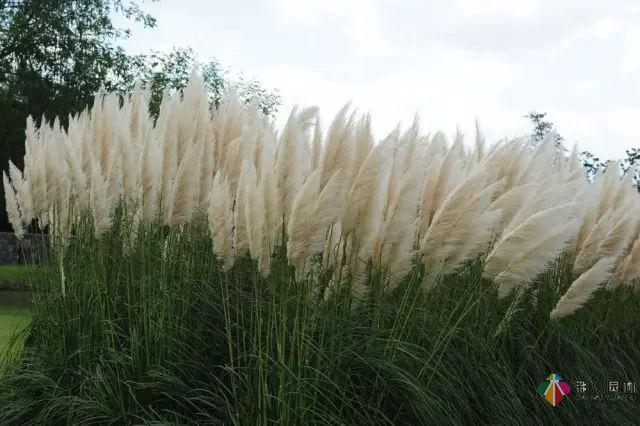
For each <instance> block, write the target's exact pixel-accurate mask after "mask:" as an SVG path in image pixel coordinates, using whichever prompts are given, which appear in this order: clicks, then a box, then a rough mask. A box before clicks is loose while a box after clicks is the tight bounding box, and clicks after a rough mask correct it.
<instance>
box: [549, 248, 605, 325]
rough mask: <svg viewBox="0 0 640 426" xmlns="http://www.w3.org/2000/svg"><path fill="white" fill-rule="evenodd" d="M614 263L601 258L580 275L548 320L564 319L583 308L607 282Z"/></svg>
mask: <svg viewBox="0 0 640 426" xmlns="http://www.w3.org/2000/svg"><path fill="white" fill-rule="evenodd" d="M614 263H615V259H614V258H611V257H603V258H602V259H600V260H598V262H596V264H595V265H593V266H592V267H591V268H590V269H589V270H588V271H586V272H584V273H583V274H582V275H580V276H579V277H578V279H576V280H575V281H574V282H573V283H571V286H570V287H569V289H568V290H567V292H566V293H565V294H564V295H563V296H562V298H560V300H559V301H558V304H557V305H556V307H555V308H554V309H553V311H551V315H550V318H551V319H557V318H562V317H566V316H567V315H571V314H572V313H574V312H575V311H577V310H578V309H580V308H581V307H582V306H584V304H585V303H587V301H588V300H589V299H590V298H591V296H592V295H593V293H594V292H595V291H596V290H597V289H598V288H599V287H600V285H601V284H602V283H603V282H605V281H608V280H609V278H610V277H611V269H612V268H613V265H614Z"/></svg>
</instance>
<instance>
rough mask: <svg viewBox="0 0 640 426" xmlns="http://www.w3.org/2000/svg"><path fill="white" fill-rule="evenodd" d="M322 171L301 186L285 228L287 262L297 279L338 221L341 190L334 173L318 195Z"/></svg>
mask: <svg viewBox="0 0 640 426" xmlns="http://www.w3.org/2000/svg"><path fill="white" fill-rule="evenodd" d="M320 178H321V170H320V169H318V170H316V171H314V172H313V173H312V174H311V175H310V176H309V177H308V178H307V180H306V181H305V183H304V184H303V185H302V188H300V191H299V192H298V195H296V198H295V199H294V202H293V207H292V209H291V219H290V220H289V223H288V226H287V234H288V236H289V241H288V242H287V258H288V259H289V261H290V262H291V264H292V265H293V266H294V267H295V268H296V274H297V275H298V276H299V277H302V276H304V274H305V272H306V271H307V270H308V266H309V265H307V261H308V260H309V259H310V257H311V256H312V255H313V254H315V253H316V252H318V251H320V250H322V247H323V243H324V241H325V236H326V232H327V230H328V229H329V227H330V226H331V225H332V224H333V223H334V222H335V221H336V220H337V210H336V209H335V204H336V201H337V197H338V194H339V191H340V189H341V186H342V182H341V177H340V173H339V172H336V174H335V175H334V176H332V177H331V179H329V181H328V182H327V184H326V185H325V187H324V188H323V189H322V191H320Z"/></svg>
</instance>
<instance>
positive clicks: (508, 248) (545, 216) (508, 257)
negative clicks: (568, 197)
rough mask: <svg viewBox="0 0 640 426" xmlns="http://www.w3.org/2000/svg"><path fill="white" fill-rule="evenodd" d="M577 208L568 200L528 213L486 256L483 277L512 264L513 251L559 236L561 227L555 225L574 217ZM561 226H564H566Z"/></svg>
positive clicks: (494, 273) (497, 272)
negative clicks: (558, 204)
mask: <svg viewBox="0 0 640 426" xmlns="http://www.w3.org/2000/svg"><path fill="white" fill-rule="evenodd" d="M577 208H578V205H577V204H576V203H566V204H562V205H560V206H556V207H552V208H549V209H547V210H543V211H541V212H538V213H535V214H533V215H531V216H529V217H528V218H527V219H526V220H525V221H523V222H522V223H521V224H520V225H518V226H516V227H514V229H513V230H512V231H510V232H509V233H506V234H505V235H504V236H503V237H502V238H501V239H500V241H498V242H497V243H496V244H495V245H494V247H493V250H491V252H490V253H489V255H488V256H487V258H486V263H485V269H484V273H483V276H485V277H486V278H493V277H495V276H497V275H498V274H499V273H501V272H502V271H504V270H505V269H507V267H508V266H509V265H510V264H511V261H512V260H513V256H514V253H523V252H527V251H528V250H529V249H530V248H531V247H533V246H535V245H536V244H538V243H539V242H540V241H542V240H545V239H547V238H549V237H550V236H553V235H556V234H557V233H558V232H559V230H558V229H557V227H556V226H555V225H556V224H558V223H560V224H562V223H563V222H566V221H568V220H569V219H570V218H572V217H575V214H576V210H577ZM560 228H561V229H562V228H563V226H561V227H560ZM567 228H568V227H567ZM564 242H565V241H562V243H564ZM540 256H541V257H543V260H544V259H546V256H547V253H540Z"/></svg>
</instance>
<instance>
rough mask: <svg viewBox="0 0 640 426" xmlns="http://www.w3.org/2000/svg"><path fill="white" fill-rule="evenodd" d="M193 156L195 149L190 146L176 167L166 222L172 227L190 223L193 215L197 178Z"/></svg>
mask: <svg viewBox="0 0 640 426" xmlns="http://www.w3.org/2000/svg"><path fill="white" fill-rule="evenodd" d="M195 154H196V150H195V148H194V147H193V146H190V147H189V149H188V150H187V151H186V153H185V155H184V157H183V159H182V163H181V164H180V166H179V167H178V173H177V174H176V178H175V180H174V182H173V187H172V189H171V196H170V201H171V204H170V207H169V210H170V211H171V214H170V216H169V218H168V222H167V223H168V224H169V225H170V226H173V227H177V226H180V225H184V224H186V223H189V222H191V219H192V218H193V215H194V213H195V208H196V202H197V200H196V180H197V178H198V176H197V174H198V170H197V167H195V166H194V163H195V160H196V159H195Z"/></svg>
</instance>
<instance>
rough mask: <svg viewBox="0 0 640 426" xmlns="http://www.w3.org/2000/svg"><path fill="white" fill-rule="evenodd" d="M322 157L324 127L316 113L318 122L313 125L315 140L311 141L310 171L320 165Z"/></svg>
mask: <svg viewBox="0 0 640 426" xmlns="http://www.w3.org/2000/svg"><path fill="white" fill-rule="evenodd" d="M321 157H322V129H321V127H320V116H319V115H316V123H315V125H314V126H313V140H312V141H311V167H310V171H311V172H313V171H315V170H316V169H317V168H318V167H320V159H321Z"/></svg>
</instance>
